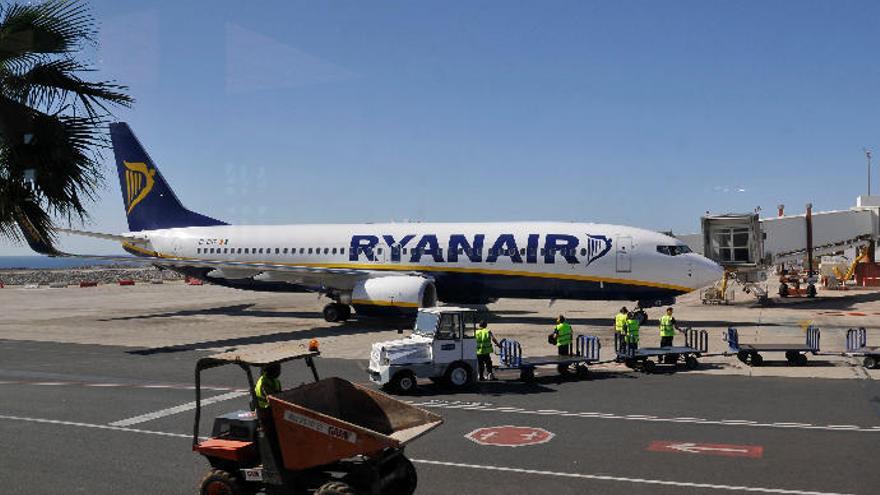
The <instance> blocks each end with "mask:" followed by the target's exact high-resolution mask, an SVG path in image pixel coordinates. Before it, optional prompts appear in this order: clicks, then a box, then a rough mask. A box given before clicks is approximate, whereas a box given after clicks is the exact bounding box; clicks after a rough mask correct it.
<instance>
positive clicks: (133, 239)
mask: <svg viewBox="0 0 880 495" xmlns="http://www.w3.org/2000/svg"><path fill="white" fill-rule="evenodd" d="M57 230H58V232H63V233H65V234H72V235H81V236H85V237H94V238H96V239H104V240H105V241H116V242H129V243H132V244H146V243H147V242H148V240H147V239H146V238H145V237H137V236H127V235H115V234H104V233H101V232H89V231H87V230H74V229H57Z"/></svg>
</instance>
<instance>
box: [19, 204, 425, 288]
mask: <svg viewBox="0 0 880 495" xmlns="http://www.w3.org/2000/svg"><path fill="white" fill-rule="evenodd" d="M17 220H18V224H19V227H21V231H22V233H23V234H24V237H25V239H26V240H27V242H28V244H29V245H30V247H31V249H33V250H34V251H36V252H38V253H40V254H44V255H47V256H52V257H58V258H80V259H93V260H102V261H117V262H121V263H131V262H143V263H150V264H153V265H156V266H162V267H167V268H172V269H173V268H175V267H179V268H186V267H192V268H212V269H213V270H216V272H215V275H216V276H217V277H216V278H231V279H244V278H253V279H255V280H259V281H266V282H288V283H291V284H300V285H308V286H314V287H327V288H336V289H348V288H350V287H351V286H352V285H354V284H355V283H356V282H357V281H360V280H364V279H367V278H378V277H388V276H395V275H398V276H399V275H421V274H420V273H417V272H386V271H379V270H354V269H350V268H331V267H315V266H303V265H293V264H277V263H266V262H254V261H229V260H206V259H198V258H185V257H175V256H168V255H164V254H160V253H156V252H154V251H149V250H147V249H145V248H143V247H141V246H137V245H135V244H141V243H143V242H146V239H140V238H130V237H127V236H119V235H113V234H101V233H97V232H84V231H79V230H71V229H59V231H61V232H65V233H70V234H78V235H86V236H89V237H96V238H99V239H105V240H113V241H119V242H122V243H123V245H124V246H126V247H128V248H131V249H132V250H134V251H136V252H139V253H142V255H139V256H106V255H95V254H74V253H67V252H64V251H60V250H58V249H57V248H56V247H55V246H54V244H53V242H52V240H51V239H46V238H44V237H41V236H39V235H37V233H36V230H35V229H34V228H33V227H32V226H31V224H30V222H29V221H28V219H27V218H26V217H23V216H22V217H20V218H18V219H17Z"/></svg>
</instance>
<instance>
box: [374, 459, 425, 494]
mask: <svg viewBox="0 0 880 495" xmlns="http://www.w3.org/2000/svg"><path fill="white" fill-rule="evenodd" d="M418 484H419V476H418V474H417V473H416V467H415V466H413V463H412V462H411V461H410V460H409V459H407V458H406V457H404V456H402V455H401V456H398V458H397V460H396V461H394V467H393V468H392V469H391V472H389V474H388V476H386V477H385V479H384V480H383V481H382V494H383V495H386V494H387V495H412V494H413V493H415V492H416V487H417V486H418Z"/></svg>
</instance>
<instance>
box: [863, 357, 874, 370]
mask: <svg viewBox="0 0 880 495" xmlns="http://www.w3.org/2000/svg"><path fill="white" fill-rule="evenodd" d="M862 366H864V367H865V368H867V369H869V370H871V369H874V368H876V367H877V358H875V357H873V356H865V360H864V361H862Z"/></svg>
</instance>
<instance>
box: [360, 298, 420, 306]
mask: <svg viewBox="0 0 880 495" xmlns="http://www.w3.org/2000/svg"><path fill="white" fill-rule="evenodd" d="M351 303H352V304H369V305H371V306H397V307H401V308H418V307H419V305H418V304H417V303H411V302H404V301H370V300H367V299H352V300H351Z"/></svg>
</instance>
